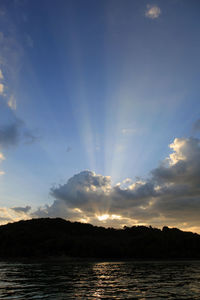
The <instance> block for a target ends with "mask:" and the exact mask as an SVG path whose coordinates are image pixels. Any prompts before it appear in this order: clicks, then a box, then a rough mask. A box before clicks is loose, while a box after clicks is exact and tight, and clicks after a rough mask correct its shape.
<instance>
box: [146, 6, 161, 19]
mask: <svg viewBox="0 0 200 300" xmlns="http://www.w3.org/2000/svg"><path fill="white" fill-rule="evenodd" d="M160 14H161V9H160V8H159V7H158V6H157V5H149V4H148V5H147V8H146V12H145V16H146V17H147V18H150V19H157V18H158V17H159V16H160Z"/></svg>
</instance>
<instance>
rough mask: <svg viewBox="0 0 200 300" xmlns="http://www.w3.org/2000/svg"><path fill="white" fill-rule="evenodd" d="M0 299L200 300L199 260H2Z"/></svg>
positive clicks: (0, 267)
mask: <svg viewBox="0 0 200 300" xmlns="http://www.w3.org/2000/svg"><path fill="white" fill-rule="evenodd" d="M0 299H18V300H19V299H52V300H53V299H56V300H61V299H62V300H63V299H140V300H142V299H200V262H199V261H198V262H196V261H193V262H98V263H94V262H55V263H54V262H51V263H32V264H31V263H11V262H10V263H8V262H1V263H0Z"/></svg>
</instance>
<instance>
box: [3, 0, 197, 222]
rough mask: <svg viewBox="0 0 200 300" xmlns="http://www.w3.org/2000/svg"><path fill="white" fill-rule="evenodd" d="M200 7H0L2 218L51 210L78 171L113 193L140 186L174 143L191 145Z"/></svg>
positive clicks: (90, 1) (108, 0) (89, 1)
mask: <svg viewBox="0 0 200 300" xmlns="http://www.w3.org/2000/svg"><path fill="white" fill-rule="evenodd" d="M199 8H200V4H199V2H198V1H197V0H196V1H194V0H191V1H184V0H177V1H175V0H174V1H170V0H169V1H143V0H140V1H139V0H138V1H136V0H134V1H133V0H131V1H129V0H126V1H123V0H120V1H118V0H113V1H112V0H105V1H104V0H99V1H97V0H96V1H94V0H84V1H82V0H80V1H78V0H73V1H69V0H68V1H62V0H58V1H52V0H48V1H45V0H42V1H39V0H36V1H26V0H21V1H20V0H16V1H14V0H13V1H8V0H7V1H5V0H2V1H1V3H0V70H1V73H0V102H1V103H0V105H1V106H0V146H1V148H0V153H1V154H2V155H3V158H4V159H3V158H2V159H1V165H0V170H1V172H2V175H1V177H0V191H1V192H0V206H1V207H2V208H4V214H5V211H6V209H10V208H13V207H21V208H23V207H26V206H27V205H28V206H31V207H32V211H36V210H37V209H38V207H45V205H46V204H47V205H49V206H51V205H52V203H54V201H58V198H59V197H58V196H57V194H56V193H52V192H51V191H52V188H53V187H54V186H58V185H60V186H62V185H65V183H66V182H67V180H69V179H70V178H73V176H74V175H75V174H82V173H81V172H82V171H85V170H89V171H92V172H94V173H92V174H93V175H91V174H90V175H91V176H96V175H94V174H100V175H101V176H111V186H115V185H116V184H117V183H119V182H120V183H122V181H123V180H125V179H126V178H131V179H132V181H133V182H135V181H138V180H139V181H140V182H146V183H147V182H148V180H150V179H149V178H150V177H151V176H152V175H151V174H152V173H151V172H152V170H154V169H155V168H158V166H160V164H162V162H163V160H165V158H166V157H169V155H170V153H172V152H173V151H172V149H177V148H171V149H170V148H169V145H170V144H172V143H173V141H174V140H175V138H180V139H185V140H184V141H188V139H190V138H191V137H192V136H193V138H197V139H198V137H199V129H197V130H194V124H197V123H195V122H198V120H199V112H200V101H199V92H200V86H199V78H200V60H199V53H200V18H199ZM11 125H12V126H13V128H11V129H12V130H11V129H10V131H9V130H8V128H10V127H9V126H11ZM196 127H198V126H196ZM185 143H186V142H185ZM187 143H189V142H187ZM178 145H180V143H179V144H178ZM180 147H181V146H180ZM174 151H176V150H174ZM181 157H182V156H180V157H179V158H180V160H181V159H182V158H181ZM83 174H85V173H83ZM81 178H82V177H81ZM87 178H88V177H87ZM138 178H140V179H138ZM81 180H82V179H81ZM84 180H85V179H84ZM84 182H85V181H84ZM173 184H174V182H173ZM52 194H53V195H52ZM56 197H57V198H56ZM149 197H150V196H149ZM198 197H199V194H198ZM59 199H60V198H59ZM67 199H68V198H67ZM149 199H150V198H149ZM198 199H199V198H198ZM62 201H63V199H62ZM74 201H75V200H74ZM149 201H150V200H149ZM104 205H105V203H104ZM75 208H76V207H75ZM128 209H129V208H128V206H127V210H128ZM155 209H157V210H158V207H156V208H155ZM195 209H196V206H195ZM41 210H42V208H40V211H41ZM83 210H84V209H83ZM107 210H108V209H107ZM2 211H3V210H2ZM84 212H85V214H86V215H87V214H88V216H89V215H90V213H91V212H88V210H85V211H84ZM159 213H160V212H159ZM102 214H104V215H106V214H107V215H109V212H108V211H103V210H102ZM110 214H112V212H111V213H110ZM115 214H116V215H120V216H121V210H120V209H119V212H118V213H117V212H115ZM94 215H95V214H94ZM58 216H59V213H58ZM70 216H71V215H70V214H68V213H66V218H68V217H70ZM18 217H19V218H21V217H24V215H23V216H20V215H18ZM63 217H65V216H63ZM124 217H125V218H126V217H127V216H125V215H124ZM162 217H163V212H162ZM164 217H166V216H164ZM164 217H163V218H164ZM6 218H7V217H5V215H2V222H3V221H5V220H9V218H8V219H6ZM74 218H75V217H74ZM88 218H89V217H88ZM134 218H135V219H134V220H136V219H137V218H136V216H135V215H134ZM10 219H11V217H10ZM107 219H108V218H107ZM138 219H139V218H138ZM161 219H162V218H161V215H160V219H159V220H161ZM162 220H164V219H162ZM89 221H93V222H94V223H95V221H94V216H91V215H90V219H89ZM151 221H152V222H153V221H154V220H153V219H146V222H151ZM124 222H126V221H124ZM129 222H131V221H130V220H129ZM138 222H139V221H138ZM141 222H143V223H145V221H144V219H142V221H141ZM141 222H140V223H141ZM159 222H160V223H159ZM159 222H158V225H160V224H161V223H162V222H161V221H159ZM163 222H164V221H163ZM166 222H169V225H170V224H171V225H176V224H178V225H180V226H182V228H184V226H185V227H188V228H190V227H191V228H194V227H195V224H190V222H189V221H188V223H187V225H184V226H183V223H184V221H183V220H181V221H179V222H178V223H176V222H175V221H170V220H169V221H168V219H167V218H166ZM173 222H174V223H173ZM181 222H182V223H181ZM133 223H134V222H133ZM155 224H156V222H155ZM181 224H182V225H181ZM167 225H168V224H167Z"/></svg>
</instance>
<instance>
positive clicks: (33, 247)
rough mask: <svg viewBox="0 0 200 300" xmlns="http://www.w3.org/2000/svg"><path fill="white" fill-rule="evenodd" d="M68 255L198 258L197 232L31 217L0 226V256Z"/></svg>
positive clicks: (199, 246) (199, 252) (199, 247)
mask: <svg viewBox="0 0 200 300" xmlns="http://www.w3.org/2000/svg"><path fill="white" fill-rule="evenodd" d="M63 255H64V256H69V257H81V258H104V259H200V235H198V234H196V233H192V232H183V231H181V230H179V229H176V228H172V229H169V228H168V227H163V229H162V230H160V229H157V228H152V227H151V226H150V227H145V226H133V227H125V228H124V229H113V228H107V229H106V228H104V227H97V226H93V225H90V224H82V223H79V222H74V223H72V222H70V221H65V220H63V219H60V218H56V219H50V218H43V219H32V220H28V221H19V222H16V223H11V224H7V225H2V226H0V257H1V258H17V257H18V258H19V257H27V258H33V257H38V258H39V257H50V256H63Z"/></svg>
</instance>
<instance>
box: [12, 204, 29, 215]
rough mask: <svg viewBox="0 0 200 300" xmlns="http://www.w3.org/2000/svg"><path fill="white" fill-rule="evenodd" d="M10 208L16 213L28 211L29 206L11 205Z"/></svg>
mask: <svg viewBox="0 0 200 300" xmlns="http://www.w3.org/2000/svg"><path fill="white" fill-rule="evenodd" d="M11 209H12V210H14V211H15V212H18V213H27V212H29V211H30V209H31V206H28V205H27V206H25V207H12V208H11Z"/></svg>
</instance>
